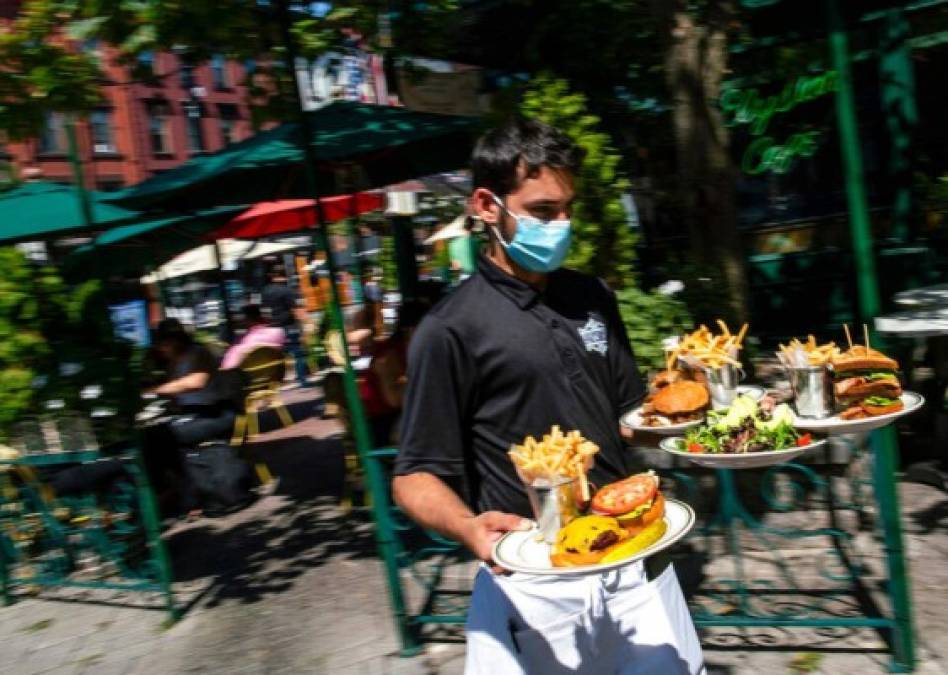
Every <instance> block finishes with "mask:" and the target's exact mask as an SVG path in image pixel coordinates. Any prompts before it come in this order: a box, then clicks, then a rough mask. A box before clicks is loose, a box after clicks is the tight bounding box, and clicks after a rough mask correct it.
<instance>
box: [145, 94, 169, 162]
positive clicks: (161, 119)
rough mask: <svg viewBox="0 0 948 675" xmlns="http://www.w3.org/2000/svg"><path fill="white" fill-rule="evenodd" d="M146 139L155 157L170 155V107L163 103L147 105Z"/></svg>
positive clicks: (153, 102) (152, 102)
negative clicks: (149, 141) (148, 140)
mask: <svg viewBox="0 0 948 675" xmlns="http://www.w3.org/2000/svg"><path fill="white" fill-rule="evenodd" d="M147 113H148V137H149V139H150V140H151V151H152V153H153V154H155V155H169V154H171V106H169V105H168V104H167V103H165V102H164V101H150V102H149V103H148V104H147Z"/></svg>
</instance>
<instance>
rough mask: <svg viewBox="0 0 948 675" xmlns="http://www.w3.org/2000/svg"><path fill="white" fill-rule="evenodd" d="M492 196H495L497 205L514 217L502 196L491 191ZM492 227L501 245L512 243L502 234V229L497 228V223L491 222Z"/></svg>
mask: <svg viewBox="0 0 948 675" xmlns="http://www.w3.org/2000/svg"><path fill="white" fill-rule="evenodd" d="M490 196H491V197H493V199H494V203H495V204H497V206H499V207H500V208H501V210H502V211H503V212H504V213H506V214H507V215H508V216H511V217H514V215H513V214H512V213H511V212H510V211H509V210H507V207H506V206H504V202H503V201H502V200H501V198H500V197H498V196H497V195H495V194H494V193H493V192H492V193H491V195H490ZM482 222H483V221H482ZM484 225H485V226H487V223H484ZM490 229H491V230H492V231H493V232H494V236H495V237H497V241H498V242H499V243H500V245H501V246H503V247H504V248H507V247H508V246H509V245H510V242H508V241H507V240H506V239H504V238H503V237H502V236H501V234H500V231H499V230H498V229H497V226H496V225H495V224H493V223H491V224H490Z"/></svg>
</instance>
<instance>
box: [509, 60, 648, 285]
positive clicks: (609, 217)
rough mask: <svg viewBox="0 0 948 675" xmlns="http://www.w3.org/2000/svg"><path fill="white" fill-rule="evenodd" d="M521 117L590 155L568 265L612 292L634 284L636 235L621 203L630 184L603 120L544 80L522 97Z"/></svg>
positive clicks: (557, 82)
mask: <svg viewBox="0 0 948 675" xmlns="http://www.w3.org/2000/svg"><path fill="white" fill-rule="evenodd" d="M520 111H521V112H522V113H523V114H524V115H526V116H528V117H535V118H537V119H540V120H542V121H544V122H546V123H548V124H551V125H553V126H555V127H557V128H558V129H560V130H562V131H563V132H564V133H565V134H567V135H568V136H569V137H570V138H571V139H573V141H574V142H575V143H576V144H577V145H579V146H580V147H581V148H583V150H585V152H586V157H585V160H584V161H583V166H582V169H581V170H580V172H579V175H578V176H577V177H576V178H577V180H576V194H577V199H576V201H575V202H574V205H573V215H572V225H573V241H572V244H571V246H570V253H569V257H568V258H567V260H566V265H567V266H569V267H572V268H573V269H578V270H581V271H584V272H587V273H589V274H593V275H595V276H598V277H602V278H603V279H606V280H607V281H608V282H609V284H610V285H611V286H612V287H613V288H621V287H623V286H625V285H627V284H629V283H631V282H632V281H633V279H632V274H633V265H634V262H635V235H634V234H633V232H632V230H631V229H630V228H629V223H628V220H627V217H626V212H625V209H624V208H623V206H622V201H621V200H622V196H623V194H625V193H626V192H627V191H628V190H629V181H628V180H627V179H626V178H625V177H624V176H623V175H622V172H621V168H620V164H621V161H622V158H621V157H620V155H619V154H618V152H616V150H615V148H614V147H613V144H612V141H611V139H610V138H609V136H608V134H606V133H604V132H602V131H601V130H600V128H599V118H598V117H596V116H595V115H591V114H590V113H589V111H588V109H587V103H586V97H585V96H584V95H583V94H579V93H576V92H573V91H570V88H569V85H568V84H567V83H566V81H565V80H561V79H557V78H554V77H552V76H550V75H541V76H539V77H537V78H535V79H534V80H532V81H531V82H530V84H529V86H528V87H527V89H526V91H525V92H524V96H523V101H522V103H521V106H520Z"/></svg>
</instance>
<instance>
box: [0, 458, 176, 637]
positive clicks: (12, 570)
mask: <svg viewBox="0 0 948 675" xmlns="http://www.w3.org/2000/svg"><path fill="white" fill-rule="evenodd" d="M115 457H116V458H117V459H120V460H121V461H122V462H123V465H124V468H125V471H126V474H127V478H122V479H118V481H117V482H116V484H115V486H114V487H113V489H111V490H110V491H109V492H108V493H107V494H104V495H99V494H81V495H75V496H68V497H67V496H63V497H57V496H55V495H53V494H52V491H51V490H50V488H49V487H48V485H46V484H45V483H44V482H43V481H42V479H41V478H40V476H39V475H38V473H37V469H39V470H40V471H42V468H43V467H52V466H63V465H68V464H77V463H78V464H81V463H88V462H94V461H97V460H100V459H102V456H101V455H100V454H99V452H98V451H95V450H90V451H79V452H55V453H46V454H38V455H27V456H24V457H20V458H17V459H8V460H0V469H3V470H2V471H0V597H2V599H3V601H4V603H5V604H10V603H12V602H13V590H14V588H15V587H27V588H30V587H64V586H71V587H80V588H92V589H112V590H121V591H139V592H142V591H144V592H153V593H160V594H161V595H162V597H163V600H164V605H165V607H166V609H167V611H168V614H169V618H170V619H171V620H176V619H177V618H178V610H177V608H176V607H175V603H174V596H173V594H172V591H171V581H172V576H171V565H170V562H169V559H168V554H167V551H166V549H165V547H164V544H163V543H162V541H161V537H160V526H159V521H158V510H157V505H156V503H155V497H154V493H153V492H152V489H151V486H150V485H149V483H148V479H147V477H146V474H145V471H144V469H143V468H142V466H141V463H140V458H139V452H138V450H137V449H134V448H132V449H129V450H127V451H125V452H123V453H121V454H120V455H117V456H115ZM90 568H91V569H90Z"/></svg>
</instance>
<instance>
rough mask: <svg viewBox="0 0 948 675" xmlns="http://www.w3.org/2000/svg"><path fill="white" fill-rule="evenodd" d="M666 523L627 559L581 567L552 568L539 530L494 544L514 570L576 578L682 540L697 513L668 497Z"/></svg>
mask: <svg viewBox="0 0 948 675" xmlns="http://www.w3.org/2000/svg"><path fill="white" fill-rule="evenodd" d="M664 518H665V523H667V525H668V529H667V530H665V534H664V535H663V536H662V538H661V539H659V540H658V541H656V542H655V543H654V544H652V545H651V546H649V547H648V548H646V549H643V550H641V551H639V552H638V553H636V554H635V555H633V556H630V557H628V558H626V559H625V560H617V561H616V562H612V563H607V564H603V565H582V566H579V567H553V564H552V563H551V562H550V549H551V548H552V547H551V545H550V544H547V543H546V542H545V541H537V530H536V529H532V530H529V531H527V532H508V533H507V534H505V535H504V536H503V537H501V538H500V539H499V540H498V541H497V543H496V544H494V552H493V558H494V562H495V563H497V564H498V565H500V566H501V567H503V568H505V569H508V570H510V571H511V572H521V573H522V574H541V575H547V576H559V577H573V576H580V575H583V574H597V573H599V572H606V571H608V570H612V569H616V568H617V567H623V566H625V565H630V564H632V563H634V562H637V561H639V560H642V559H644V558H647V557H649V556H650V555H654V554H656V553H658V552H659V551H663V550H665V549H666V548H668V547H669V546H672V545H674V544H676V543H677V542H678V541H680V540H681V538H682V537H684V536H685V535H686V534H688V532H690V531H691V528H692V527H694V525H695V512H694V509H692V508H691V507H690V506H688V505H687V504H685V503H684V502H680V501H678V500H677V499H669V498H667V497H666V498H665V516H664Z"/></svg>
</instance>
